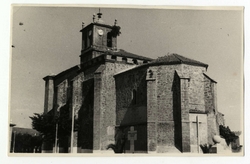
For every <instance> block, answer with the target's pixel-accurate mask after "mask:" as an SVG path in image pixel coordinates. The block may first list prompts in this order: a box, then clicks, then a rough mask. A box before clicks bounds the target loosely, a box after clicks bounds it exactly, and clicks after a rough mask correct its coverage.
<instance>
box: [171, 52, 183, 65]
mask: <svg viewBox="0 0 250 164" xmlns="http://www.w3.org/2000/svg"><path fill="white" fill-rule="evenodd" d="M172 55H174V57H176V58H177V59H178V60H179V61H180V62H181V63H182V62H183V61H182V60H181V59H180V58H179V57H178V56H179V55H178V54H175V53H173V54H172Z"/></svg>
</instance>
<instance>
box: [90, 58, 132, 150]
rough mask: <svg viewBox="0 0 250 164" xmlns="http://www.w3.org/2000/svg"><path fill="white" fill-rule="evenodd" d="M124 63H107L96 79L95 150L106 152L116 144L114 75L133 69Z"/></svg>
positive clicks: (96, 74) (96, 75)
mask: <svg viewBox="0 0 250 164" xmlns="http://www.w3.org/2000/svg"><path fill="white" fill-rule="evenodd" d="M132 66H133V65H131V64H127V63H124V62H106V63H105V65H103V69H102V70H101V71H100V73H99V74H98V73H97V72H96V73H95V78H94V81H95V82H94V92H95V93H94V99H95V100H94V101H95V102H94V106H95V107H94V147H93V149H94V150H97V151H98V150H106V148H107V146H108V145H109V144H110V143H114V142H115V141H114V132H111V133H109V130H108V129H114V127H115V125H116V123H115V120H116V112H115V106H116V92H115V79H114V77H113V76H114V74H115V73H117V72H119V71H121V70H124V69H127V68H130V67H132Z"/></svg>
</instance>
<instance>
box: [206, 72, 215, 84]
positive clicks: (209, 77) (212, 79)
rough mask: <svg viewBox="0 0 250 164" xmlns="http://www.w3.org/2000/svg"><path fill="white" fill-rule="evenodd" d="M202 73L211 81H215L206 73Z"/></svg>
mask: <svg viewBox="0 0 250 164" xmlns="http://www.w3.org/2000/svg"><path fill="white" fill-rule="evenodd" d="M203 75H204V76H205V77H207V78H208V79H209V80H211V81H212V82H213V83H217V82H216V81H215V80H214V79H212V78H211V77H209V76H208V75H206V74H205V73H203Z"/></svg>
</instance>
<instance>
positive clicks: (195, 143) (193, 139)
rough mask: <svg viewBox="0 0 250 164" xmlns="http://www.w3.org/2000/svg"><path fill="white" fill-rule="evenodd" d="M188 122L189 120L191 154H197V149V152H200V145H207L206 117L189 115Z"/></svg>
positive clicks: (203, 115)
mask: <svg viewBox="0 0 250 164" xmlns="http://www.w3.org/2000/svg"><path fill="white" fill-rule="evenodd" d="M197 117H198V118H197ZM197 119H198V120H197ZM189 120H190V145H191V152H193V153H197V152H198V148H199V152H202V150H201V148H200V145H204V144H207V115H206V114H196V113H190V114H189ZM197 121H198V123H197ZM197 124H198V125H197ZM197 127H199V129H197ZM197 135H199V136H197ZM198 137H199V138H198Z"/></svg>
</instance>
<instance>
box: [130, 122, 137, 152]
mask: <svg viewBox="0 0 250 164" xmlns="http://www.w3.org/2000/svg"><path fill="white" fill-rule="evenodd" d="M128 140H129V141H130V152H131V153H134V152H135V144H134V141H136V140H137V131H135V130H134V127H133V126H131V127H130V131H128Z"/></svg>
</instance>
